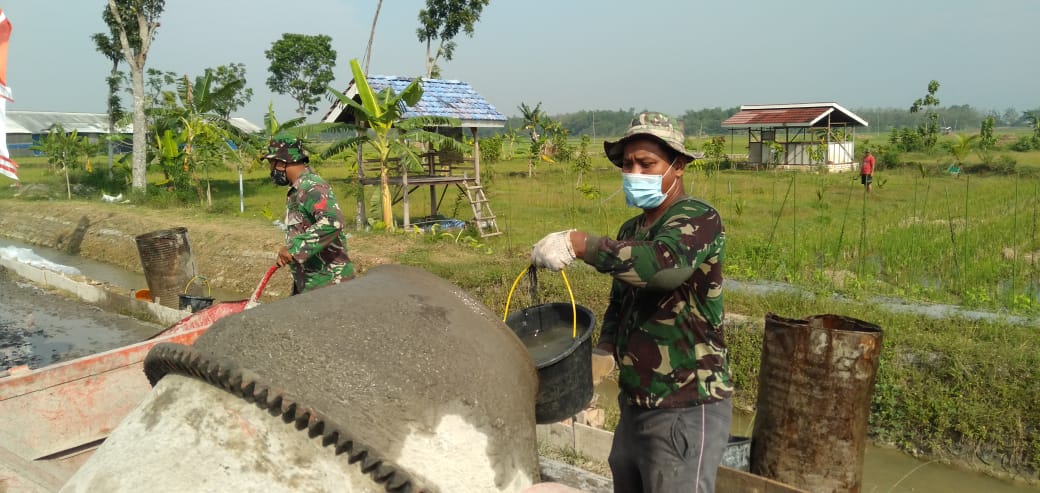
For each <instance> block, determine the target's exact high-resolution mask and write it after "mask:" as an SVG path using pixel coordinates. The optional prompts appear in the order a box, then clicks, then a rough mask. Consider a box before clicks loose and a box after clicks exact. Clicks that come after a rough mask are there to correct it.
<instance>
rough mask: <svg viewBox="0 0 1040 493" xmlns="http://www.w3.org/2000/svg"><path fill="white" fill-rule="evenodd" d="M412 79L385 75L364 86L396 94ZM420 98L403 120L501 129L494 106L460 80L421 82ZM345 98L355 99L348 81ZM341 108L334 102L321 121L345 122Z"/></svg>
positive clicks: (500, 117) (502, 117)
mask: <svg viewBox="0 0 1040 493" xmlns="http://www.w3.org/2000/svg"><path fill="white" fill-rule="evenodd" d="M412 80H413V79H411V78H408V77H396V76H386V75H370V76H368V85H369V86H371V87H372V90H373V91H375V92H379V91H382V90H383V89H385V88H387V87H391V88H393V90H394V92H396V93H398V94H400V93H401V91H403V90H404V89H405V87H408V84H410V83H411V82H412ZM421 84H422V88H423V95H422V99H420V100H419V102H418V103H416V104H415V106H411V107H406V108H405V112H404V114H403V115H402V116H403V117H405V118H411V117H415V116H443V117H448V118H457V119H459V120H461V121H462V126H463V127H503V126H505V122H506V117H505V115H503V114H501V113H499V112H498V110H497V109H495V106H494V105H492V104H491V103H489V102H488V101H487V100H486V99H484V98H483V97H482V96H481V95H480V94H477V91H474V90H473V88H472V87H471V86H470V85H469V84H467V83H465V82H462V81H457V80H441V79H425V78H424V79H422V82H421ZM344 94H345V95H346V96H347V97H351V98H356V97H357V88H356V87H355V86H354V82H353V81H351V82H350V85H349V86H347V90H346V91H344ZM344 109H345V108H344V106H343V104H342V103H340V102H338V101H337V102H336V103H335V104H334V105H333V106H332V109H330V110H329V112H328V113H326V114H325V117H324V118H322V121H324V122H335V121H346V120H347V119H348V118H347V116H346V115H345V114H344Z"/></svg>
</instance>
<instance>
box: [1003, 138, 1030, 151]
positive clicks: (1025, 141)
mask: <svg viewBox="0 0 1040 493" xmlns="http://www.w3.org/2000/svg"><path fill="white" fill-rule="evenodd" d="M1034 140H1035V139H1034V137H1033V136H1031V135H1023V136H1021V137H1019V138H1018V140H1016V141H1014V142H1012V143H1011V145H1009V146H1008V149H1011V150H1012V151H1016V152H1029V151H1031V150H1033V141H1034Z"/></svg>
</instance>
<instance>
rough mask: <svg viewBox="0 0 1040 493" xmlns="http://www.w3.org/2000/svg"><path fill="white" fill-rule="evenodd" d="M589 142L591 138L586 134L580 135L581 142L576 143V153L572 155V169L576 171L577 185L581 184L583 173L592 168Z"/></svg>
mask: <svg viewBox="0 0 1040 493" xmlns="http://www.w3.org/2000/svg"><path fill="white" fill-rule="evenodd" d="M591 142H592V139H590V138H589V136H588V135H582V136H581V143H579V144H578V155H577V156H575V157H574V171H577V172H578V183H577V186H578V187H580V186H581V179H582V177H583V176H585V173H587V172H588V171H589V170H591V169H592V157H591V156H589V144H590V143H591Z"/></svg>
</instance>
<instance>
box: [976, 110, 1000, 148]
mask: <svg viewBox="0 0 1040 493" xmlns="http://www.w3.org/2000/svg"><path fill="white" fill-rule="evenodd" d="M996 125H997V118H996V117H994V116H990V117H986V119H984V120H982V125H981V126H980V127H979V143H978V148H979V150H980V151H983V152H986V151H989V150H992V149H993V148H994V147H996V146H997V138H996V136H994V135H993V127H995V126H996Z"/></svg>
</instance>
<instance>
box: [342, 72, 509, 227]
mask: <svg viewBox="0 0 1040 493" xmlns="http://www.w3.org/2000/svg"><path fill="white" fill-rule="evenodd" d="M412 80H413V79H411V78H406V77H394V76H382V75H372V76H368V84H369V86H371V87H372V90H373V91H375V92H379V91H382V90H383V89H385V88H387V87H390V88H393V90H394V91H395V92H397V93H398V94H400V93H401V92H402V91H403V90H404V89H405V88H406V87H407V86H408V84H410V83H411V82H412ZM421 84H422V88H423V95H422V98H421V99H420V100H419V101H418V102H417V103H416V104H415V105H414V106H409V107H406V108H405V111H404V112H403V114H402V117H403V118H412V117H416V116H441V117H448V118H455V119H458V120H459V121H460V126H459V127H451V128H444V127H438V128H436V129H431V130H434V131H437V132H440V133H443V134H446V135H449V136H452V137H454V138H456V139H461V138H462V135H463V129H469V131H470V135H471V136H472V139H473V157H466V156H462V155H459V154H457V153H451V152H443V151H437V150H433V151H429V152H424V153H423V154H422V158H423V159H422V166H423V169H422V172H420V173H409V171H408V170H407V169H405V167H403V166H400V167H393V168H392V169H391V170H390V184H391V185H397V186H398V190H397V193H395V195H394V197H393V203H395V204H396V203H397V202H401V203H402V208H403V221H404V226H405V227H406V228H407V227H410V225H411V217H410V211H409V204H408V196H409V195H411V193H412V192H414V191H415V190H417V189H419V188H420V187H429V195H430V214H431V215H436V214H437V210H438V209H439V208H440V206H441V203H442V202H443V201H444V198H445V197H446V196H447V195H448V191H449V190H453V189H456V188H457V189H458V190H460V191H462V192H464V193H465V194H466V197H467V199H468V200H469V203H470V206H471V208H472V210H473V221H474V224H475V226H476V227H477V230H478V231H479V232H480V235H481V236H492V235H496V234H499V233H500V232H499V229H498V224H497V221H496V219H495V215H494V213H493V212H492V210H491V204H490V203H489V202H488V200H487V197H486V196H485V194H484V189H483V187H482V186H481V185H480V140H479V138H478V136H477V130H478V129H479V128H482V127H492V128H501V127H504V126H505V122H506V117H505V116H504V115H502V114H501V113H499V112H498V110H496V109H495V107H494V106H492V105H491V104H490V103H488V102H487V100H485V99H484V98H483V97H481V96H480V95H479V94H477V92H476V91H474V90H473V88H472V87H470V85H469V84H467V83H465V82H461V81H457V80H441V79H426V78H424V79H422V82H421ZM343 94H344V95H346V96H347V97H350V98H353V99H354V100H355V101H358V102H359V103H360V98H359V97H358V92H357V87H356V86H355V84H354V81H351V82H350V85H349V86H347V89H346V90H345V91H343ZM322 122H326V123H332V122H343V123H355V124H356V123H357V118H356V116H355V115H354V114H353V110H352V109H351V108H350V107H348V106H346V105H344V104H343V103H341V102H339V101H337V102H336V103H335V104H334V105H333V106H332V108H331V109H330V110H329V111H328V113H326V114H325V116H324V117H323V118H322ZM357 156H358V179H359V180H360V182H361V184H362V186H367V185H375V186H377V187H378V186H379V163H378V162H367V161H365V160H364V159H363V157H362V153H361V149H360V148H359V149H358V154H357ZM364 214H365V207H364V204H363V203H360V202H359V204H358V220H359V222H360V223H362V224H364V223H365V217H364Z"/></svg>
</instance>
